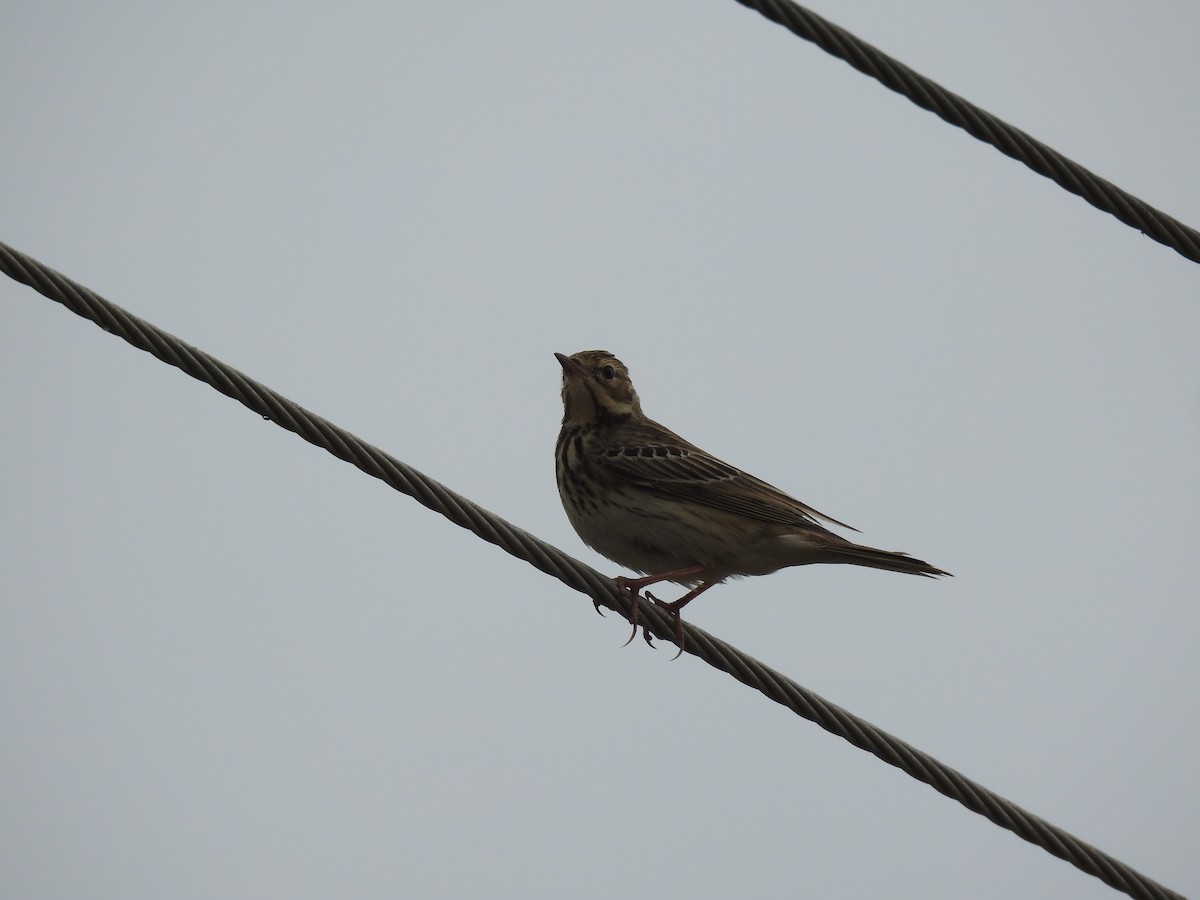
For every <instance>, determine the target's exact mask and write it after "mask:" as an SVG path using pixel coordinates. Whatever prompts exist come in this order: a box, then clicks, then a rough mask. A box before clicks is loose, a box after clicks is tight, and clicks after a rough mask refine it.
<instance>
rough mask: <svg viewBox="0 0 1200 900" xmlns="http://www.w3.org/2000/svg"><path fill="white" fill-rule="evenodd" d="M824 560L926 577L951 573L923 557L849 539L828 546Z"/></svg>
mask: <svg viewBox="0 0 1200 900" xmlns="http://www.w3.org/2000/svg"><path fill="white" fill-rule="evenodd" d="M821 561H822V562H831V563H848V564H849V565H853V566H870V567H871V568H872V569H887V570H888V571H889V572H907V573H908V574H909V575H924V576H925V577H926V578H937V577H938V576H941V575H949V574H950V573H949V572H944V571H942V570H941V569H939V568H937V567H936V566H931V565H930V564H929V563H927V562H925V560H923V559H914V558H913V557H911V556H909V555H908V554H907V553H896V552H894V551H892V550H877V549H875V548H874V547H866V546H864V545H862V544H852V543H850V542H849V541H847V542H846V543H844V544H838V545H837V546H834V547H829V548H827V550H826V552H825V557H824V559H822V560H821Z"/></svg>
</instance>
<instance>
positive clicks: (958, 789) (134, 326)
mask: <svg viewBox="0 0 1200 900" xmlns="http://www.w3.org/2000/svg"><path fill="white" fill-rule="evenodd" d="M0 269H2V270H3V271H4V272H5V273H7V274H8V275H9V276H11V277H12V278H13V279H15V280H16V281H19V282H21V283H22V284H26V285H29V286H30V287H32V288H33V289H34V290H36V291H38V292H39V293H41V294H43V295H45V296H46V297H49V298H50V299H51V300H55V301H57V302H59V303H61V304H62V305H63V306H65V307H67V308H68V309H70V310H71V311H72V312H75V313H77V314H78V315H80V316H82V317H84V318H85V319H90V320H91V321H92V322H95V323H96V324H97V325H99V326H100V327H101V328H103V329H104V330H105V331H108V332H110V333H111V334H115V335H117V336H118V337H121V338H123V339H124V340H126V341H127V342H129V343H130V344H132V345H133V346H135V347H137V348H138V349H140V350H145V351H147V352H148V353H151V354H153V355H154V356H156V357H158V358H159V359H160V360H162V361H163V362H165V363H168V364H170V365H172V366H175V367H176V368H178V369H181V370H182V371H184V372H186V373H187V374H188V375H191V376H192V377H193V378H196V379H197V380H199V381H203V382H204V383H206V384H208V385H211V386H212V387H214V388H216V389H217V390H218V391H220V392H221V393H222V394H225V395H226V396H227V397H232V398H233V399H234V400H237V401H238V402H239V403H241V404H242V405H243V406H245V407H247V408H248V409H250V410H253V411H254V412H256V413H258V414H259V415H261V416H264V417H265V418H268V419H270V420H271V421H273V422H275V423H276V424H277V425H280V426H281V427H283V428H286V429H287V430H288V431H291V432H293V433H295V434H297V435H299V436H300V437H302V438H304V439H305V440H306V441H308V442H310V443H312V444H315V445H316V446H318V447H322V448H324V449H325V450H328V451H329V452H330V453H332V454H333V455H334V456H336V457H338V458H339V459H342V460H345V461H346V462H349V463H351V464H353V465H355V466H357V467H358V468H359V469H361V470H362V471H364V472H366V473H367V474H368V475H372V476H374V477H375V478H378V479H380V480H381V481H383V482H385V483H386V484H388V485H390V486H391V487H393V488H395V489H396V490H398V491H401V492H403V493H405V494H408V495H409V496H411V497H413V498H414V499H416V500H417V501H418V502H419V503H421V504H422V505H424V506H426V507H428V508H429V509H431V510H433V511H434V512H438V513H441V514H442V515H443V516H445V517H446V518H447V519H449V520H450V521H451V522H453V523H454V524H455V525H459V526H461V527H463V528H466V529H468V530H470V531H471V532H473V533H474V534H476V535H478V536H479V537H481V538H483V539H484V540H485V541H489V542H491V543H493V544H496V545H497V546H499V547H501V548H503V549H504V550H505V551H507V552H508V553H510V554H512V555H513V556H515V557H517V558H518V559H521V560H525V561H526V562H529V563H531V564H532V565H533V566H535V567H536V568H538V569H540V570H541V571H543V572H546V573H547V574H549V575H553V576H554V577H555V578H557V579H559V580H560V581H561V582H562V583H563V584H565V585H567V586H568V587H571V588H574V589H575V590H577V591H579V592H580V593H582V594H584V595H586V596H588V597H591V598H593V599H594V600H596V601H597V602H598V603H601V604H603V605H604V606H607V607H608V608H610V609H614V610H616V611H617V612H619V613H620V614H621V615H623V616H625V617H626V618H627V619H628V618H630V617H631V615H632V614H633V604H634V603H637V604H638V616H639V622H640V623H641V624H642V625H643V626H645V627H646V628H647V629H649V631H650V633H651V634H653V635H655V636H656V637H659V638H661V639H663V640H666V641H670V640H673V635H674V621H673V620H672V619H671V617H670V616H668V615H667V614H666V613H665V612H663V611H662V610H660V609H659V608H658V607H657V606H655V605H653V604H651V603H648V602H646V601H644V600H640V599H638V600H633V599H632V598H631V597H630V596H629V594H628V593H626V592H623V591H621V590H619V589H618V588H617V585H616V583H615V582H614V581H613V580H612V579H610V578H607V577H605V576H604V575H602V574H600V573H599V572H597V571H596V570H595V569H593V568H592V567H591V566H588V565H587V564H585V563H583V562H580V561H579V560H577V559H574V558H573V557H571V556H568V555H567V554H565V553H563V552H562V551H561V550H559V549H558V548H557V547H554V546H552V545H551V544H548V543H546V542H545V541H543V540H541V539H539V538H537V537H534V536H533V535H532V534H530V533H529V532H527V531H524V530H522V529H520V528H517V527H516V526H515V525H512V524H511V523H509V522H507V521H505V520H504V519H502V518H500V517H499V516H497V515H495V514H494V513H491V512H488V511H487V510H485V509H483V508H481V507H479V506H477V505H476V504H474V503H472V502H471V501H470V500H468V499H467V498H466V497H463V496H462V495H460V494H457V493H455V492H454V491H452V490H450V489H449V488H447V487H446V486H445V485H442V484H439V483H438V482H437V481H434V480H433V479H432V478H429V477H428V476H426V475H424V474H422V473H421V472H419V471H417V470H416V469H414V468H412V467H411V466H409V465H406V464H405V463H403V462H401V461H400V460H398V459H396V458H395V457H393V456H390V455H388V454H387V453H384V452H383V451H382V450H380V449H378V448H376V447H373V446H371V445H370V444H367V443H366V442H364V441H362V440H361V439H359V438H357V437H355V436H354V435H353V434H350V433H349V432H347V431H345V430H343V429H341V428H338V427H337V426H336V425H334V424H332V423H330V422H328V421H326V420H325V419H323V418H321V417H320V416H317V415H315V414H313V413H311V412H309V411H308V410H306V409H304V408H303V407H301V406H299V405H298V404H296V403H293V402H292V401H291V400H288V399H287V398H286V397H284V396H282V395H280V394H278V393H276V392H275V391H273V390H271V389H270V388H268V387H266V386H265V385H262V384H260V383H258V382H257V381H254V380H253V379H251V378H248V377H247V376H246V375H244V374H242V373H241V372H239V371H238V370H237V369H234V368H233V367H232V366H228V365H226V364H225V363H223V362H221V361H220V360H218V359H216V358H215V357H213V356H211V355H209V354H207V353H205V352H204V351H202V350H198V349H197V348H195V347H193V346H191V345H190V344H187V343H184V342H183V341H181V340H180V339H179V338H177V337H175V336H174V335H171V334H169V333H167V332H165V331H163V330H162V329H161V328H158V327H156V326H154V325H152V324H150V323H149V322H147V321H145V320H144V319H140V318H138V317H137V316H135V315H133V314H131V313H129V312H127V311H126V310H124V309H122V308H121V307H119V306H117V305H116V304H114V303H111V302H109V301H108V300H105V299H104V298H103V297H101V296H100V295H99V294H97V293H95V292H94V291H92V290H90V289H88V288H86V287H84V286H83V285H80V284H78V283H76V282H74V281H72V280H71V279H69V278H67V277H66V276H64V275H61V274H60V273H58V272H56V271H54V270H53V269H50V268H49V267H47V266H44V265H42V264H41V263H39V262H38V261H37V260H35V259H33V258H31V257H29V256H26V255H25V254H23V253H20V252H19V251H17V250H15V249H13V248H12V247H10V246H8V245H7V244H5V243H3V242H0ZM684 645H685V647H684V649H685V652H687V653H690V654H692V655H693V656H695V657H697V658H699V659H702V660H704V661H705V662H707V663H708V664H709V665H711V666H713V667H714V668H717V669H720V670H721V671H722V672H726V673H728V674H730V675H732V676H733V677H734V678H736V679H737V680H738V681H740V682H742V683H743V684H745V685H748V686H750V687H752V688H754V689H756V690H758V691H760V692H761V693H762V694H764V695H765V696H767V697H769V698H770V699H772V700H774V701H775V702H776V703H779V704H781V705H783V706H785V707H787V708H788V709H790V710H792V711H793V712H794V713H796V714H797V715H799V716H803V717H804V718H806V719H808V720H810V721H812V722H815V723H817V724H818V725H820V726H821V727H822V728H824V729H825V730H826V731H828V732H830V733H832V734H835V735H837V736H838V737H841V738H844V739H845V740H847V741H849V742H850V743H851V744H853V745H854V746H855V747H858V748H859V749H861V750H866V751H868V752H870V753H873V754H874V755H875V756H877V757H879V758H880V759H881V760H883V761H884V762H886V763H888V764H889V765H892V766H895V767H896V768H898V769H901V770H902V771H904V772H907V773H908V774H909V775H911V776H912V777H913V778H916V779H917V780H919V781H923V782H924V783H926V784H928V785H930V786H931V787H933V788H934V789H935V790H937V791H938V792H940V793H942V794H945V795H946V796H947V797H950V798H952V799H954V800H957V801H958V802H959V803H961V804H962V805H963V806H965V807H966V808H967V809H969V810H971V811H972V812H976V813H979V814H980V815H982V816H985V817H987V818H988V819H990V820H991V821H992V822H995V823H996V824H997V825H1000V826H1002V827H1004V828H1007V829H1008V830H1010V831H1012V832H1014V833H1015V834H1017V835H1018V836H1020V837H1022V838H1024V839H1025V840H1027V841H1029V842H1030V843H1033V844H1036V845H1038V846H1039V847H1042V848H1043V849H1045V850H1046V851H1048V852H1050V853H1052V854H1054V855H1055V856H1057V857H1059V858H1060V859H1065V860H1066V861H1067V862H1069V863H1071V864H1072V865H1074V866H1076V867H1077V868H1079V869H1081V870H1083V871H1084V872H1087V873H1088V874H1089V875H1094V876H1096V877H1097V878H1100V879H1101V880H1103V881H1104V882H1105V883H1107V884H1109V885H1111V886H1113V887H1114V888H1116V889H1118V890H1120V891H1124V892H1125V893H1127V894H1129V895H1130V896H1132V897H1139V898H1155V900H1165V898H1176V897H1179V896H1180V895H1178V894H1176V893H1174V892H1172V891H1170V890H1168V889H1167V888H1165V887H1163V886H1162V885H1160V884H1158V883H1157V882H1155V881H1153V880H1151V879H1150V878H1147V877H1146V876H1145V875H1142V874H1141V873H1139V872H1137V871H1135V870H1134V869H1132V868H1130V867H1129V866H1127V865H1125V864H1124V863H1122V862H1120V861H1119V860H1117V859H1114V858H1113V857H1111V856H1109V855H1108V854H1106V853H1104V852H1102V851H1101V850H1099V849H1097V848H1096V847H1093V846H1091V845H1090V844H1087V843H1084V842H1083V841H1081V840H1079V839H1078V838H1076V837H1074V836H1073V835H1071V834H1070V833H1068V832H1066V831H1064V830H1062V829H1061V828H1058V827H1056V826H1054V825H1051V824H1050V823H1049V822H1047V821H1045V820H1044V819H1041V818H1039V817H1038V816H1035V815H1034V814H1033V813H1030V812H1028V811H1026V810H1024V809H1022V808H1021V807H1019V806H1017V805H1016V804H1014V803H1012V802H1010V801H1008V800H1006V799H1004V798H1003V797H1001V796H999V795H998V794H996V793H994V792H992V791H990V790H988V789H987V788H985V787H983V786H982V785H980V784H977V783H975V782H974V781H972V780H971V779H969V778H967V777H966V776H964V775H962V774H960V773H959V772H956V771H955V770H954V769H952V768H950V767H949V766H946V765H944V764H943V763H941V762H938V761H937V760H936V759H934V758H933V757H932V756H930V755H929V754H927V753H924V752H922V751H921V750H918V749H917V748H915V747H913V746H911V745H909V744H907V743H905V742H904V741H902V740H900V739H899V738H897V737H894V736H892V735H890V734H888V733H887V732H885V731H881V730H879V729H878V728H876V727H875V726H874V725H872V724H871V723H870V722H867V721H866V720H864V719H860V718H859V717H858V716H856V715H854V714H853V713H850V712H848V711H846V710H844V709H842V708H841V707H839V706H836V705H834V704H832V703H830V702H829V701H827V700H825V699H824V698H822V697H821V696H819V695H818V694H815V693H813V692H812V691H810V690H808V689H807V688H804V687H802V686H800V685H799V684H797V683H796V682H794V681H792V680H791V679H790V678H788V677H786V676H785V675H782V674H780V673H779V672H776V671H775V670H773V669H771V668H769V667H768V666H766V665H764V664H763V663H761V662H759V661H758V660H756V659H754V658H753V657H751V656H748V655H747V654H745V653H742V652H741V651H740V650H738V649H737V648H735V647H732V646H730V645H729V644H726V643H725V642H724V641H721V640H719V639H718V638H715V637H713V636H712V635H710V634H708V633H707V632H706V631H704V630H703V629H700V628H697V627H696V626H694V625H690V624H687V623H684Z"/></svg>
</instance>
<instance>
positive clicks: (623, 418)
mask: <svg viewBox="0 0 1200 900" xmlns="http://www.w3.org/2000/svg"><path fill="white" fill-rule="evenodd" d="M554 355H555V357H556V358H557V359H558V362H559V363H560V364H561V366H562V379H563V380H562V401H563V419H562V428H561V429H560V430H559V433H558V440H557V442H556V444H555V450H554V457H555V477H556V480H557V482H558V493H559V497H560V499H561V500H562V504H563V509H564V510H565V511H566V514H567V518H568V519H569V520H570V522H571V525H572V527H573V528H574V529H575V531H576V533H577V534H578V535H579V537H580V538H581V539H582V540H583V542H584V543H585V544H587V545H588V546H589V547H591V548H592V549H593V550H596V551H597V552H598V553H600V554H601V555H603V556H605V557H607V558H608V559H610V560H612V561H613V562H615V563H617V564H618V565H620V566H622V567H625V568H627V569H631V570H632V571H634V572H636V573H638V575H639V577H634V578H630V577H626V576H623V575H622V576H617V578H616V579H615V580H616V582H617V585H618V586H619V587H620V588H621V589H622V590H625V591H628V592H629V593H630V594H631V595H632V598H633V604H632V609H633V612H632V614H631V616H630V620H631V623H632V624H633V633H632V634H631V635H630V637H629V640H633V637H634V635H636V634H637V628H638V623H637V610H638V602H637V598H638V596H639V592H641V591H643V589H645V588H648V587H650V586H651V585H655V584H659V583H661V582H672V583H675V584H678V585H681V586H683V587H685V588H687V589H688V591H687V593H686V594H684V595H683V596H682V597H680V598H679V599H678V600H674V601H671V602H665V601H662V600H659V599H658V598H657V597H655V596H654V595H652V594H650V593H649V592H646V593H645V595H644V596H645V597H646V599H647V600H650V601H651V602H653V603H654V604H655V605H656V606H658V607H659V608H661V609H663V610H665V611H667V612H668V613H669V614H670V615H671V617H672V618H673V619H674V623H675V643H676V645H677V646H678V647H679V653H677V654H676V657H678V656H679V655H680V654H681V653H682V652H683V623H682V618H681V611H682V610H683V608H684V607H685V606H687V604H689V603H691V602H692V601H693V600H695V599H696V598H697V597H699V596H700V595H701V594H702V593H704V592H705V591H707V590H708V589H709V588H711V587H713V586H714V585H717V584H720V583H721V582H723V581H726V580H727V579H730V578H739V577H742V576H746V575H769V574H771V573H773V572H777V571H778V570H780V569H783V568H787V567H790V566H803V565H810V564H813V563H844V564H848V565H854V566H867V567H870V568H874V569H886V570H888V571H891V572H904V573H907V574H910V575H921V576H925V577H928V578H937V577H940V576H943V575H949V574H950V573H949V572H946V571H944V570H942V569H939V568H937V567H935V566H932V565H930V564H929V563H927V562H925V561H924V560H921V559H916V558H914V557H912V556H909V555H908V554H905V553H899V552H895V551H891V550H879V549H876V548H875V547H868V546H866V545H864V544H856V543H854V542H853V541H851V540H848V539H847V538H844V537H842V536H841V535H839V534H836V533H835V532H833V531H830V530H829V529H828V528H826V527H825V526H824V525H823V524H821V523H822V522H826V523H829V524H830V525H836V526H841V527H842V528H845V529H848V530H850V531H855V532H857V531H858V529H856V528H853V527H852V526H850V525H847V524H846V523H845V522H840V521H838V520H837V519H834V518H832V517H831V516H827V515H825V514H824V513H821V512H818V511H817V510H815V509H813V508H812V507H811V506H807V505H806V504H804V503H801V502H800V501H799V500H796V499H795V498H793V497H790V496H789V495H787V494H785V493H784V492H783V491H781V490H780V489H779V488H777V487H774V486H773V485H770V484H767V482H765V481H762V480H761V479H759V478H756V477H754V476H753V475H750V474H749V473H747V472H743V471H742V470H741V469H738V468H736V467H734V466H732V465H730V464H729V463H727V462H724V461H723V460H720V459H718V458H717V457H715V456H713V455H712V454H710V453H706V452H705V451H704V450H701V449H700V448H699V447H697V446H696V445H695V444H693V443H690V442H689V441H686V440H684V439H683V438H682V437H680V436H679V435H677V434H676V433H675V432H673V431H671V430H670V429H668V428H667V427H665V426H664V425H660V424H659V423H658V422H656V421H654V420H653V419H651V418H649V417H648V416H647V415H646V414H645V413H644V412H642V403H641V399H640V398H639V397H638V393H637V391H636V390H635V389H634V387H633V381H632V380H631V379H630V377H629V370H628V369H627V368H626V366H625V364H624V363H622V362H621V361H620V360H619V359H617V357H615V356H613V354H611V353H610V352H608V351H607V350H582V351H580V352H578V353H574V354H571V355H570V356H567V355H565V354H562V353H555V354H554ZM593 602H594V603H595V600H593ZM596 609H597V611H599V609H600V607H599V604H598V603H597V604H596ZM644 633H645V632H644ZM645 636H646V639H647V641H649V635H648V634H645ZM626 643H627V644H628V643H629V641H626Z"/></svg>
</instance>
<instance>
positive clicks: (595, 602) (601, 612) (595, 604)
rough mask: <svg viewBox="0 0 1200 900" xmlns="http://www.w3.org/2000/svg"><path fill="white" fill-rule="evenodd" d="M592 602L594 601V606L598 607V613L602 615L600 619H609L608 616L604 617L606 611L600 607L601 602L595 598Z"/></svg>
mask: <svg viewBox="0 0 1200 900" xmlns="http://www.w3.org/2000/svg"><path fill="white" fill-rule="evenodd" d="M591 601H592V606H594V607H596V612H598V613H600V618H602V619H604V618H607V616H605V615H604V610H603V609H602V608H601V607H600V601H599V600H597V599H596V598H595V597H592V598H591Z"/></svg>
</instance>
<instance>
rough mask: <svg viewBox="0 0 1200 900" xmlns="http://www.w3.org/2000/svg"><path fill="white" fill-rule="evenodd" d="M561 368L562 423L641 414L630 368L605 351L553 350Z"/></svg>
mask: <svg viewBox="0 0 1200 900" xmlns="http://www.w3.org/2000/svg"><path fill="white" fill-rule="evenodd" d="M554 355H555V357H557V358H558V361H559V363H560V364H561V365H562V368H563V387H562V397H563V424H564V425H567V424H571V425H583V424H586V423H588V422H594V421H595V420H597V419H603V418H626V417H628V416H632V415H641V414H642V404H641V401H640V400H638V395H637V391H635V390H634V389H633V382H632V381H630V380H629V370H628V369H626V368H625V364H624V363H623V362H621V361H620V360H619V359H617V358H616V357H615V356H613V355H612V354H611V353H609V352H608V351H607V350H580V351H579V352H578V353H574V354H572V355H571V356H564V355H563V354H562V353H555V354H554Z"/></svg>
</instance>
